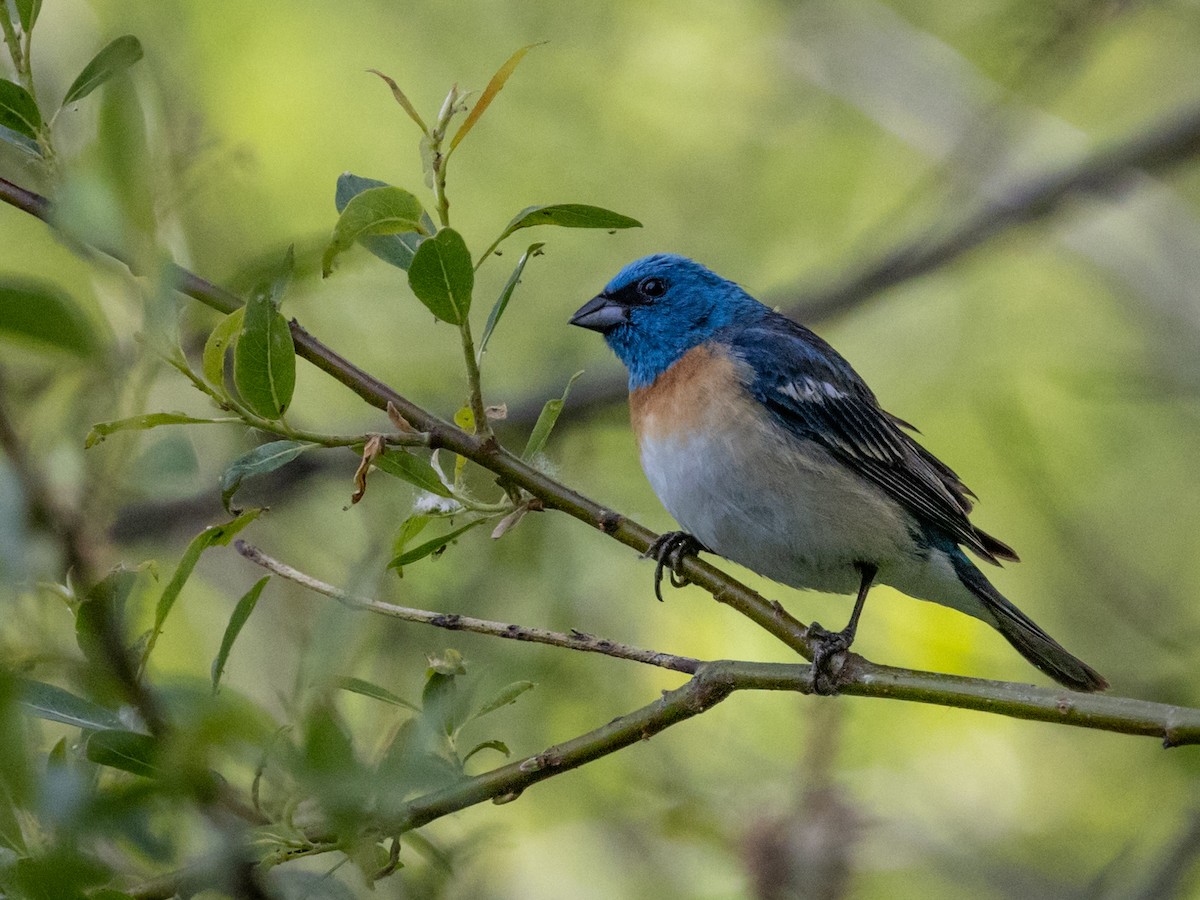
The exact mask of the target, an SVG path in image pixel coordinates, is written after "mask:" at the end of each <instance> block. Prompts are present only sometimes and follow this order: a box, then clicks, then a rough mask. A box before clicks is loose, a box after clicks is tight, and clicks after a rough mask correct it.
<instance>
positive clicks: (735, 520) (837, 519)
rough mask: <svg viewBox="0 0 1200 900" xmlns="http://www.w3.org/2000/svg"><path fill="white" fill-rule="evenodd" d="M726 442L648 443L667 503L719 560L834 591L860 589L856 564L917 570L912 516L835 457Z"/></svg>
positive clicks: (761, 439)
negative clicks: (910, 518)
mask: <svg viewBox="0 0 1200 900" xmlns="http://www.w3.org/2000/svg"><path fill="white" fill-rule="evenodd" d="M743 424H744V425H745V424H749V423H743ZM751 427H754V426H751ZM719 434H721V435H723V436H718V437H709V436H703V437H702V436H698V435H697V434H696V432H692V434H691V436H688V437H686V438H684V437H681V436H679V435H678V434H676V435H668V436H662V437H645V438H643V441H642V445H641V455H642V467H643V468H644V469H645V472H646V476H647V478H648V479H649V481H650V484H651V486H652V487H653V488H654V491H655V493H656V494H658V497H659V499H660V500H662V502H663V505H664V506H665V507H666V508H667V510H668V511H669V512H670V513H671V515H672V516H674V517H675V518H676V520H678V522H679V524H680V525H681V526H683V528H684V529H685V530H686V531H688V532H689V533H691V534H692V535H694V536H695V537H696V538H697V539H698V540H699V541H700V542H701V543H703V544H704V545H705V546H706V547H708V548H710V549H711V550H712V551H713V552H715V553H718V554H720V555H721V556H724V557H726V558H728V559H731V560H733V561H734V562H738V563H741V564H742V565H744V566H746V567H747V568H750V569H752V570H754V571H755V572H758V573H759V574H761V575H765V576H767V577H768V578H772V579H774V580H775V581H779V582H782V583H783V584H787V585H791V586H792V587H797V588H811V589H815V590H821V591H829V592H832V593H853V592H854V591H856V590H857V589H858V586H859V581H860V579H861V574H860V572H859V570H858V569H857V568H856V563H871V564H874V565H875V566H877V568H879V570H880V576H881V577H880V580H883V581H886V580H887V578H886V574H887V572H888V570H890V569H899V568H905V569H907V568H909V567H911V565H912V563H913V562H914V559H913V557H914V554H916V553H917V552H918V549H917V547H916V544H915V542H914V540H913V537H912V535H911V533H910V531H909V517H908V515H907V514H906V513H905V512H904V510H903V509H901V507H900V506H899V505H898V504H897V503H895V502H894V501H892V500H891V499H890V498H888V497H887V496H886V495H885V494H884V493H883V492H882V491H881V490H879V489H878V488H876V487H874V486H873V485H871V484H870V483H868V482H865V481H863V480H861V479H860V478H858V477H857V476H855V475H853V474H852V473H850V472H848V471H847V470H846V469H845V468H844V467H842V466H841V465H840V464H838V463H836V462H835V461H834V460H833V459H832V458H831V457H830V456H829V455H828V453H827V452H826V451H824V450H823V449H821V448H820V447H817V446H815V445H812V444H811V443H806V442H801V441H800V440H798V439H792V438H790V437H787V438H780V437H778V436H777V435H774V434H770V433H763V434H759V435H748V434H746V433H745V431H744V430H743V429H732V430H724V431H723V432H720V433H719ZM734 436H736V438H737V440H736V441H734V440H732V438H733V437H734ZM735 443H736V449H735V446H734V444H735ZM748 448H749V449H748ZM931 599H932V598H931Z"/></svg>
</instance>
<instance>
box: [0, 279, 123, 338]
mask: <svg viewBox="0 0 1200 900" xmlns="http://www.w3.org/2000/svg"><path fill="white" fill-rule="evenodd" d="M0 335H7V336H9V337H13V338H17V339H19V340H26V341H33V342H35V343H37V344H39V345H41V346H44V347H52V348H54V349H57V350H66V351H67V352H69V353H74V354H75V355H76V356H83V357H86V356H92V355H94V354H95V353H96V351H97V350H99V349H100V346H101V341H100V339H99V338H98V336H97V334H96V330H95V329H94V328H93V327H92V323H91V322H90V321H89V319H88V317H87V316H86V315H85V314H84V312H83V310H82V309H80V307H79V305H78V304H77V303H76V302H75V301H74V300H72V299H71V298H70V297H69V296H68V295H67V294H66V293H64V292H63V291H61V290H59V289H58V288H57V287H55V286H54V285H51V284H46V283H45V282H41V281H30V280H27V279H23V278H0Z"/></svg>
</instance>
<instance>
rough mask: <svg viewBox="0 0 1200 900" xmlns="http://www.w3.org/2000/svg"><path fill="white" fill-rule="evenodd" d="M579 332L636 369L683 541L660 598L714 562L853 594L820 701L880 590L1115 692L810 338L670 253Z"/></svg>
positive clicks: (931, 466)
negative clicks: (1042, 620) (1007, 590)
mask: <svg viewBox="0 0 1200 900" xmlns="http://www.w3.org/2000/svg"><path fill="white" fill-rule="evenodd" d="M571 323H572V324H574V325H579V326H581V327H583V328H589V329H591V330H593V331H598V332H600V333H601V334H603V335H604V339H605V341H606V342H607V343H608V345H609V347H611V348H612V349H613V351H614V352H615V353H616V354H617V356H618V357H619V358H620V359H621V361H622V362H623V363H624V364H625V365H626V367H627V368H628V369H629V392H630V393H629V407H630V414H631V418H632V421H633V427H634V430H635V432H636V434H637V440H638V444H639V448H640V451H641V460H642V468H643V469H644V470H645V472H646V477H647V478H648V479H649V481H650V484H651V486H652V487H653V488H654V492H655V493H656V494H657V495H658V497H659V499H660V500H661V501H662V503H663V505H664V506H665V507H666V508H667V511H668V512H670V513H671V515H672V516H674V517H675V519H676V520H677V521H678V522H679V524H680V525H681V526H683V528H684V529H685V531H683V532H672V533H670V534H668V535H664V536H663V538H661V539H660V540H659V541H658V542H657V543H656V545H655V546H654V547H653V548H652V549H651V554H652V555H654V556H655V557H656V558H657V559H658V561H659V570H658V572H657V573H656V589H657V581H658V579H659V578H660V577H661V574H662V567H663V565H668V566H669V567H670V568H671V569H672V570H675V569H677V568H678V566H679V563H680V560H681V558H682V556H683V555H684V554H686V553H689V552H695V551H698V550H708V551H710V552H713V553H716V554H719V555H721V556H723V557H726V558H727V559H731V560H733V561H734V562H738V563H741V564H742V565H744V566H746V567H747V568H749V569H752V570H754V571H755V572H758V573H759V574H760V575H765V576H766V577H768V578H771V579H773V580H775V581H778V582H782V583H783V584H787V585H791V586H792V587H796V588H803V589H812V590H818V591H827V592H830V593H837V594H853V593H856V592H857V600H856V602H855V606H854V611H853V613H852V614H851V617H850V622H849V624H848V625H847V626H846V628H845V629H843V630H842V631H841V632H836V633H831V632H828V631H825V630H824V629H822V628H820V627H819V626H816V625H815V624H814V626H813V628H812V629H811V631H810V633H811V634H812V635H814V636H815V637H816V638H817V639H818V642H817V652H816V654H815V656H816V658H814V660H813V662H814V672H815V673H816V675H817V680H818V682H819V684H818V689H819V690H823V692H830V691H832V690H836V681H835V679H834V677H833V676H832V674H831V673H830V672H829V670H828V667H829V662H830V660H831V659H832V658H833V657H834V656H835V655H836V654H837V653H840V652H841V651H842V650H845V649H846V648H847V647H849V646H850V644H851V642H852V641H853V639H854V634H855V630H856V628H857V625H858V618H859V615H860V614H861V612H862V607H863V602H864V601H865V599H866V596H867V592H868V590H869V589H870V587H871V585H872V584H873V583H875V582H880V583H883V584H889V585H891V586H893V587H895V588H898V589H899V590H901V591H903V592H904V593H906V594H909V595H911V596H913V597H918V598H920V599H923V600H931V601H933V602H934V603H940V604H942V605H944V606H949V607H951V608H952V609H957V610H959V611H960V612H964V613H967V614H968V615H971V616H974V617H976V618H978V619H982V620H983V621H984V622H987V623H988V624H989V625H991V626H992V627H994V628H996V629H997V630H998V631H999V632H1000V633H1001V634H1002V635H1004V637H1005V638H1007V639H1008V641H1009V643H1011V644H1012V645H1013V646H1014V647H1015V648H1016V649H1017V651H1018V652H1019V653H1020V654H1021V655H1022V656H1024V657H1025V658H1026V659H1027V660H1029V662H1031V663H1033V665H1035V666H1037V668H1039V669H1041V670H1042V671H1043V672H1045V673H1046V674H1047V675H1049V676H1050V677H1051V678H1053V679H1054V680H1056V681H1058V682H1059V683H1061V684H1063V685H1066V686H1067V687H1069V688H1073V689H1075V690H1078V691H1097V690H1103V689H1104V688H1106V687H1107V686H1108V684H1107V682H1105V680H1104V679H1103V678H1102V677H1101V676H1100V675H1099V674H1097V673H1096V672H1095V671H1094V670H1093V669H1092V668H1090V667H1089V666H1087V665H1086V664H1084V663H1083V662H1081V661H1080V660H1078V659H1076V658H1075V657H1074V656H1072V655H1071V654H1070V653H1068V652H1067V651H1066V650H1065V649H1064V648H1063V647H1062V646H1061V645H1060V644H1058V642H1056V641H1055V640H1054V639H1053V638H1051V637H1050V636H1049V635H1048V634H1046V632H1045V631H1043V630H1042V629H1041V628H1039V627H1038V626H1037V625H1036V624H1034V623H1033V621H1031V620H1030V619H1029V617H1028V616H1026V615H1025V614H1024V613H1022V612H1021V611H1020V610H1019V609H1017V607H1015V606H1014V605H1013V604H1012V603H1011V602H1009V601H1008V600H1007V599H1006V598H1005V597H1004V596H1003V595H1002V594H1001V593H1000V592H999V591H998V590H996V588H995V587H993V586H992V584H991V583H990V582H989V581H988V580H987V578H986V577H985V576H984V574H983V573H982V572H981V571H980V570H979V569H978V568H976V566H975V564H974V563H972V562H971V560H970V559H968V558H967V556H966V554H965V553H964V552H963V549H962V548H964V547H965V548H967V549H968V550H970V551H971V552H972V553H974V554H975V555H976V556H978V557H979V558H981V559H984V560H987V561H988V562H990V563H994V564H997V565H999V562H1000V560H1016V559H1017V555H1016V553H1014V552H1013V550H1012V548H1010V547H1009V546H1008V545H1007V544H1004V543H1003V542H1001V541H999V540H997V539H996V538H994V537H992V536H991V535H989V534H986V533H984V532H983V531H981V530H980V529H978V528H976V527H975V526H974V525H972V524H971V522H970V520H969V519H968V514H969V513H970V512H971V498H972V497H973V496H974V494H972V493H971V491H970V490H968V489H967V487H966V486H965V485H964V484H963V483H962V482H961V481H960V480H959V479H958V476H957V475H955V474H954V472H953V471H952V470H951V469H950V468H949V466H947V465H945V464H944V463H942V462H941V461H940V460H938V459H937V458H936V457H935V456H934V455H933V454H932V453H930V452H929V451H928V450H926V449H925V448H924V447H922V446H921V445H920V444H918V443H917V442H916V441H915V440H914V439H913V438H912V437H910V436H909V435H908V434H907V433H906V431H905V429H908V430H910V431H915V429H913V428H912V426H911V425H909V424H908V423H906V422H904V421H903V420H901V419H898V418H896V417H895V416H893V415H891V414H890V413H887V412H885V411H884V410H883V409H882V408H880V406H879V403H878V401H877V400H876V399H875V395H874V394H873V393H872V392H871V389H870V388H868V387H867V385H866V384H865V383H864V382H863V380H862V378H860V377H859V375H858V373H856V372H855V371H854V369H852V368H851V367H850V364H849V363H848V362H846V360H845V359H843V358H842V357H841V356H840V355H839V354H838V352H837V351H836V350H834V349H833V348H832V347H831V346H829V344H827V343H826V342H825V341H823V340H822V339H821V338H819V337H817V335H815V334H813V333H812V332H811V331H809V330H808V329H807V328H804V327H803V326H801V325H798V324H796V323H795V322H793V321H792V320H790V319H788V318H787V317H785V316H783V315H780V314H779V313H777V312H774V311H772V310H771V309H769V308H768V307H766V306H764V305H763V304H761V303H759V302H758V301H757V300H755V299H754V298H753V297H751V296H750V295H749V294H747V293H746V292H745V291H744V290H742V288H740V287H739V286H738V285H736V284H734V283H733V282H731V281H726V280H725V279H723V278H721V277H720V276H718V275H716V274H715V273H713V272H711V271H709V270H708V269H707V268H705V267H704V266H702V265H700V264H699V263H696V262H693V261H692V260H690V259H687V258H685V257H682V256H674V255H666V254H660V255H656V256H647V257H645V258H644V259H639V260H637V261H636V262H633V263H631V264H630V265H628V266H626V267H625V268H624V269H622V270H621V272H620V273H619V274H618V275H617V276H616V277H615V278H614V279H613V280H612V281H611V282H609V284H608V286H607V287H606V288H605V289H604V291H603V292H602V293H601V294H600V295H599V296H597V297H595V298H593V299H592V300H591V301H589V302H588V303H587V304H585V305H584V306H583V307H582V308H581V309H580V310H579V311H578V312H577V313H575V315H574V317H573V318H572V319H571Z"/></svg>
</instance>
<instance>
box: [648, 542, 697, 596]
mask: <svg viewBox="0 0 1200 900" xmlns="http://www.w3.org/2000/svg"><path fill="white" fill-rule="evenodd" d="M705 549H707V548H706V547H705V546H704V545H703V544H701V543H700V542H699V541H698V540H696V539H695V538H694V537H692V536H691V535H690V534H688V533H687V532H686V531H668V532H666V533H665V534H660V535H659V536H658V537H657V538H656V539H655V541H654V543H653V544H651V545H650V546H649V547H648V548H647V549H646V552H645V553H643V554H642V557H643V558H644V559H652V560H654V561H655V562H656V563H657V565H656V566H655V567H654V596H655V597H657V598H658V600H659V602H660V603H661V602H662V599H663V595H662V578H663V570H664V569H665V570H667V571H668V572H669V573H670V579H671V587H674V588H681V587H683V586H684V585H688V584H691V582H690V581H688V578H687V576H686V575H684V574H683V559H684V557H685V556H694V555H695V554H697V553H699V552H700V551H701V550H705Z"/></svg>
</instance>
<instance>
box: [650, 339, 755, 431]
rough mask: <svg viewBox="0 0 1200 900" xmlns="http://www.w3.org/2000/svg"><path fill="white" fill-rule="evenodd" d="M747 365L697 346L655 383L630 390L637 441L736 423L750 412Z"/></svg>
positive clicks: (720, 353)
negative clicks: (746, 381) (747, 390)
mask: <svg viewBox="0 0 1200 900" xmlns="http://www.w3.org/2000/svg"><path fill="white" fill-rule="evenodd" d="M747 369H748V367H747V366H746V364H745V363H742V362H738V361H735V360H734V359H732V358H731V357H730V356H729V354H728V353H725V352H724V351H723V350H721V349H720V348H713V347H711V346H707V345H702V346H699V347H694V348H692V349H691V350H689V351H688V352H687V353H685V354H684V355H683V356H682V357H681V358H680V359H679V361H678V362H676V363H675V364H674V365H673V366H671V368H669V369H667V370H666V371H665V372H663V373H662V374H661V375H659V376H658V378H657V379H655V381H654V383H653V384H651V385H649V386H647V387H644V388H637V389H636V390H634V391H632V392H631V393H630V394H629V417H630V419H631V421H632V423H633V429H634V431H635V432H636V433H637V436H638V440H639V441H645V440H647V439H651V440H657V439H660V438H666V437H670V436H671V435H673V434H677V433H680V432H684V433H686V432H688V431H692V430H695V429H698V428H709V427H728V426H729V425H731V424H733V422H732V420H734V419H737V418H740V417H741V416H743V415H745V414H746V413H747V412H748V411H747V409H746V406H747V404H746V401H745V399H744V393H745V388H744V387H743V385H744V383H745V381H744V379H745V378H746V376H747V371H746V370H747Z"/></svg>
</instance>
